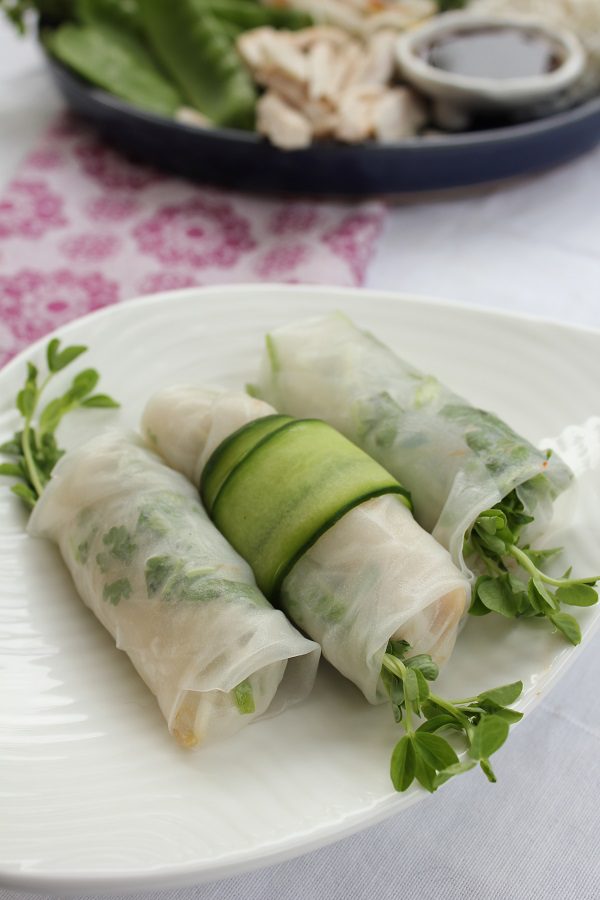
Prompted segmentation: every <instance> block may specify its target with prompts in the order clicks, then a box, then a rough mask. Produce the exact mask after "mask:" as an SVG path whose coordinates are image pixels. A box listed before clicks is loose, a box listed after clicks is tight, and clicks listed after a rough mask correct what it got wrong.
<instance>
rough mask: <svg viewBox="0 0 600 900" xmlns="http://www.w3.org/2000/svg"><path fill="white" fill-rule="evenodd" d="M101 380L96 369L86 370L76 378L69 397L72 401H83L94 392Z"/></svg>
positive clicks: (69, 391) (68, 393) (68, 394)
mask: <svg viewBox="0 0 600 900" xmlns="http://www.w3.org/2000/svg"><path fill="white" fill-rule="evenodd" d="M99 380H100V375H99V374H98V372H97V371H96V370H95V369H84V370H83V372H79V374H78V375H76V376H75V378H74V379H73V382H72V384H71V387H70V388H69V390H68V392H67V396H68V397H69V399H72V400H83V398H84V397H87V395H88V394H91V392H92V391H93V390H94V388H95V387H96V385H97V384H98V382H99Z"/></svg>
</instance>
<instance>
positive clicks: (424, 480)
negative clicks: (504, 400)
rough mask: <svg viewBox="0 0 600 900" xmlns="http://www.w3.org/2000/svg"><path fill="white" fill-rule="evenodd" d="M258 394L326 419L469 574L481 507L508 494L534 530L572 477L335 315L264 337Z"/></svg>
mask: <svg viewBox="0 0 600 900" xmlns="http://www.w3.org/2000/svg"><path fill="white" fill-rule="evenodd" d="M256 392H257V393H258V395H260V396H261V397H263V398H264V399H265V400H267V401H268V402H269V403H272V404H273V405H274V406H275V407H276V408H277V409H278V410H281V411H283V412H286V413H288V414H289V415H294V416H318V417H319V418H322V419H324V420H325V421H326V422H329V423H330V424H331V425H333V426H334V428H337V429H338V430H339V431H341V432H342V434H344V435H346V437H348V438H349V439H350V440H351V441H353V442H354V443H356V444H357V445H358V446H359V447H361V448H362V449H363V450H365V451H366V452H367V453H368V454H369V455H370V456H372V457H373V458H374V459H376V460H377V461H378V462H380V463H381V465H383V466H385V468H386V469H387V470H388V471H389V472H391V473H392V474H393V475H395V477H396V478H398V479H400V480H401V481H402V482H403V483H404V484H405V485H406V486H407V487H408V489H409V491H410V493H411V497H412V500H413V504H414V511H415V517H416V519H417V521H418V522H420V524H421V525H422V526H423V527H424V528H425V529H426V530H427V531H430V532H432V533H433V535H434V537H436V539H437V540H439V541H440V543H441V544H443V545H444V546H445V547H447V548H448V549H449V550H450V553H451V555H452V558H453V560H454V561H455V563H456V564H457V565H460V566H461V567H462V568H463V571H465V572H467V573H469V569H468V567H467V565H466V564H465V560H464V554H463V551H464V547H465V535H467V534H468V532H469V530H470V529H471V526H472V525H473V523H474V522H475V521H476V520H477V517H478V516H479V514H480V513H481V512H482V511H484V510H487V509H489V508H490V507H493V506H494V505H496V504H498V503H500V502H502V501H503V500H505V499H506V498H508V497H509V495H511V493H512V492H515V494H516V499H517V500H518V501H519V503H520V505H521V506H522V511H523V513H524V514H525V515H526V516H527V517H535V524H536V527H537V529H538V530H541V529H543V528H544V527H545V525H546V524H547V523H548V521H549V520H550V518H551V515H552V504H553V501H554V500H555V499H556V497H557V496H558V495H559V494H560V493H561V492H562V491H564V490H565V488H566V487H568V485H569V484H570V482H571V479H572V474H571V472H570V470H569V469H568V468H567V466H566V465H565V464H564V463H563V462H562V461H561V460H560V458H559V457H558V456H556V455H552V456H549V454H547V453H546V452H545V451H542V450H538V449H537V448H536V447H534V446H533V445H532V444H530V443H529V442H528V441H527V440H525V439H524V438H522V437H520V436H519V435H517V434H516V433H515V432H514V431H513V430H512V429H511V428H510V427H509V426H508V425H506V424H505V423H504V422H503V421H501V420H500V419H498V418H497V417H496V416H495V415H493V414H492V413H489V412H485V411H484V410H481V409H476V408H475V407H473V406H472V405H471V404H470V403H469V402H468V401H467V400H465V399H463V398H462V397H459V396H458V395H457V394H455V393H453V392H452V391H451V390H449V389H448V388H447V387H445V386H444V385H443V384H441V383H440V382H439V381H438V380H437V379H436V378H434V377H433V376H431V375H424V374H423V373H422V372H419V371H417V369H415V368H413V367H412V366H411V365H409V364H408V363H406V362H404V361H403V360H402V359H400V358H399V357H398V356H396V354H395V353H393V352H392V350H390V349H389V348H388V347H386V346H384V345H383V344H382V343H380V342H379V341H378V340H377V339H376V338H375V337H373V336H372V335H371V334H369V333H367V332H364V331H361V330H360V329H359V328H357V327H356V326H355V325H354V324H353V323H352V322H351V321H350V319H348V318H347V317H346V316H344V315H342V314H340V313H334V314H331V315H328V316H324V317H322V318H314V319H309V320H305V321H302V322H297V323H294V324H292V325H288V326H285V327H283V328H279V329H277V330H276V331H273V332H272V333H271V334H269V336H268V338H267V352H266V353H265V354H264V357H263V361H262V366H261V370H260V376H259V381H258V384H257V385H256Z"/></svg>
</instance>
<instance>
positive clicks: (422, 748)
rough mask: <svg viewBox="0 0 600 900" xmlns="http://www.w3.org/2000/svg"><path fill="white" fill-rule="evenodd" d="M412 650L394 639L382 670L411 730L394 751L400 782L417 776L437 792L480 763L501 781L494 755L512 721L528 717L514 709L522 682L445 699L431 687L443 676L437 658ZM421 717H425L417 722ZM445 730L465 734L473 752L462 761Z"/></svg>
mask: <svg viewBox="0 0 600 900" xmlns="http://www.w3.org/2000/svg"><path fill="white" fill-rule="evenodd" d="M409 650H410V645H409V644H407V643H406V641H390V643H389V644H388V646H387V650H386V653H385V654H384V657H383V666H382V670H381V677H382V680H383V683H384V685H385V688H386V690H387V692H388V695H389V697H390V700H391V703H392V709H393V711H394V717H395V719H396V722H398V723H402V725H403V726H404V731H405V732H406V733H405V735H404V737H403V738H401V739H400V741H398V743H397V744H396V746H395V748H394V751H393V753H392V761H391V766H390V774H391V777H392V783H393V785H394V787H395V788H396V790H397V791H405V790H407V788H409V787H410V785H411V784H412V783H413V781H414V780H415V778H416V780H417V781H418V782H419V784H421V785H422V786H423V787H424V788H425V789H426V790H427V791H430V792H433V791H435V790H437V789H438V788H439V787H440V785H442V784H444V783H445V782H446V781H448V780H449V779H450V778H452V777H453V776H454V775H459V774H460V773H461V772H468V771H469V769H472V768H473V767H474V766H476V765H477V763H479V765H480V767H481V769H482V771H483V772H484V774H485V776H486V778H487V779H488V781H493V782H495V781H496V776H495V775H494V771H493V769H492V767H491V765H490V761H489V758H490V756H491V755H492V754H493V753H495V752H496V750H498V749H499V748H500V747H501V746H502V744H503V743H504V742H505V741H506V739H507V737H508V732H509V729H510V726H511V725H512V724H513V723H514V722H518V721H519V719H521V718H522V713H519V712H517V711H516V710H514V709H509V706H510V704H511V703H514V701H515V700H516V699H517V698H518V697H520V695H521V692H522V690H523V684H522V682H520V681H515V682H514V683H513V684H507V685H503V686H502V687H498V688H493V689H492V690H489V691H483V692H482V693H481V694H477V695H476V696H475V697H466V698H464V699H462V700H445V699H444V698H443V697H439V696H438V695H437V694H433V693H432V692H431V689H430V687H429V682H430V681H435V679H436V678H437V676H438V667H437V665H436V664H435V662H434V661H433V660H432V658H431V657H430V656H429V655H428V654H426V653H422V654H419V655H418V656H412V657H407V656H406V654H407V652H408V651H409ZM417 717H419V718H422V719H424V721H422V722H421V723H420V724H416V722H415V720H416V719H417ZM440 732H444V733H446V734H447V733H449V732H455V733H456V734H458V735H460V736H461V738H462V741H463V743H464V746H465V749H466V750H467V758H466V759H464V760H463V761H462V762H461V761H460V760H459V758H458V754H457V753H456V750H455V749H454V747H452V745H451V744H450V743H449V742H448V741H447V740H446V738H445V737H442V735H441V734H440Z"/></svg>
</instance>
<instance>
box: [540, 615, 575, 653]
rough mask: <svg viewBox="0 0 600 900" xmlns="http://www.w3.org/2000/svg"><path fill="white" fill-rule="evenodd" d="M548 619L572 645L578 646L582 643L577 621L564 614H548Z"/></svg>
mask: <svg viewBox="0 0 600 900" xmlns="http://www.w3.org/2000/svg"><path fill="white" fill-rule="evenodd" d="M548 618H549V619H550V621H551V622H552V624H553V625H554V626H555V628H557V629H558V631H560V632H561V633H562V634H564V636H565V637H566V639H567V640H568V641H569V642H570V643H571V644H573V645H574V646H577V644H580V643H581V628H580V627H579V622H578V621H577V619H574V618H573V616H570V615H569V613H564V612H553V613H548Z"/></svg>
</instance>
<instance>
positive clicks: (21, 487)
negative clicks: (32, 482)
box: [10, 484, 37, 509]
mask: <svg viewBox="0 0 600 900" xmlns="http://www.w3.org/2000/svg"><path fill="white" fill-rule="evenodd" d="M10 489H11V491H12V492H13V494H16V495H17V497H20V498H21V500H24V501H25V503H26V504H27V506H30V507H31V508H32V509H33V507H34V506H35V502H36V500H37V497H36V495H35V492H34V491H32V489H31V488H30V487H28V486H27V485H26V484H13V485H11V488H10Z"/></svg>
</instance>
